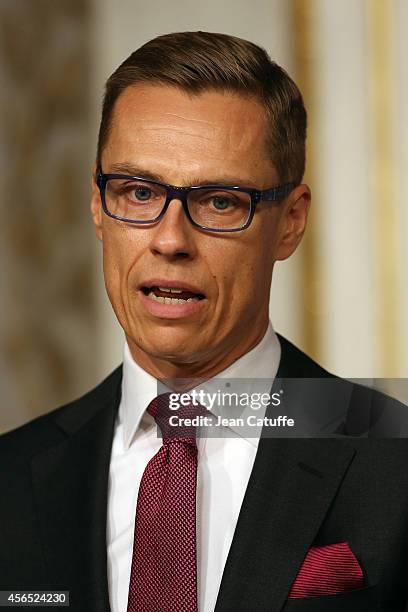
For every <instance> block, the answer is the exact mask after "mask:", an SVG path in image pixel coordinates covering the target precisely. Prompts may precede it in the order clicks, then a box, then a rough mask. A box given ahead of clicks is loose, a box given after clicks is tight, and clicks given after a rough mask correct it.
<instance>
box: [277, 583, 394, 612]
mask: <svg viewBox="0 0 408 612" xmlns="http://www.w3.org/2000/svg"><path fill="white" fill-rule="evenodd" d="M376 610H384V611H385V608H381V607H380V604H379V602H378V599H377V597H376V587H375V586H370V587H365V588H363V589H356V590H355V591H348V592H347V593H340V594H338V595H326V596H324V597H307V598H305V599H303V598H302V599H288V600H287V602H286V604H285V606H284V607H283V608H282V612H354V611H355V612H374V611H376Z"/></svg>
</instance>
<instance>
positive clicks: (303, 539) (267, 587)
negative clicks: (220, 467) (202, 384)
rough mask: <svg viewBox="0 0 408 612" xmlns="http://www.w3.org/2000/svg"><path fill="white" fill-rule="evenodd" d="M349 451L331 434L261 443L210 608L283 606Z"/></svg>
mask: <svg viewBox="0 0 408 612" xmlns="http://www.w3.org/2000/svg"><path fill="white" fill-rule="evenodd" d="M354 454H355V451H354V449H353V448H352V447H350V446H348V445H347V444H345V443H344V442H342V441H340V440H338V439H334V438H332V439H330V438H329V439H319V440H313V439H291V440H290V439H276V438H262V439H261V440H260V443H259V447H258V452H257V456H256V459H255V463H254V467H253V470H252V474H251V478H250V481H249V483H248V488H247V491H246V494H245V498H244V501H243V505H242V508H241V512H240V515H239V519H238V523H237V527H236V530H235V534H234V539H233V542H232V545H231V549H230V552H229V555H228V559H227V563H226V566H225V570H224V574H223V578H222V583H221V588H220V592H219V595H218V599H217V605H216V608H215V611H216V612H229V611H231V612H241V611H242V612H246V611H247V610H251V609H252V610H257V611H258V612H262V611H265V612H266V611H269V610H276V611H278V610H281V609H282V607H283V606H284V604H285V601H286V599H287V596H288V593H289V590H290V586H291V584H292V582H293V581H294V579H295V577H296V574H297V572H298V570H299V568H300V565H301V563H302V560H303V558H304V557H305V555H306V552H307V550H308V548H309V547H310V546H311V545H312V543H313V541H314V539H315V537H316V534H317V532H318V530H319V527H320V525H321V523H322V521H323V519H324V518H325V515H326V513H327V511H328V509H329V506H330V503H331V501H332V500H333V498H334V496H335V494H336V491H337V489H338V487H339V485H340V483H341V480H342V478H343V475H344V473H345V471H346V469H347V467H348V465H349V464H350V462H351V460H352V458H353V456H354Z"/></svg>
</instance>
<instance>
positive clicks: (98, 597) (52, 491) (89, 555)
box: [31, 368, 121, 612]
mask: <svg viewBox="0 0 408 612" xmlns="http://www.w3.org/2000/svg"><path fill="white" fill-rule="evenodd" d="M120 379H121V368H118V369H117V370H115V372H114V373H113V374H111V375H110V377H109V378H108V379H107V380H106V381H104V383H102V385H100V386H99V387H98V388H97V392H96V393H95V392H91V394H89V395H88V396H85V400H80V401H79V402H78V405H77V406H75V410H73V409H72V407H70V410H68V411H67V412H66V413H64V412H62V413H61V414H58V415H57V416H56V419H55V422H56V425H57V426H58V428H59V429H62V430H63V431H64V432H65V434H68V435H67V436H65V438H64V439H63V440H62V441H61V433H60V431H59V432H58V433H59V436H58V437H59V442H58V443H56V444H54V445H52V446H50V447H49V448H47V449H46V450H44V451H42V452H41V453H39V454H38V455H36V456H35V457H33V459H32V462H31V469H32V478H33V487H34V495H35V499H36V504H37V508H38V519H39V524H40V532H41V537H42V542H43V554H44V557H45V562H46V566H47V569H48V575H49V577H50V586H51V587H52V588H55V589H64V590H70V591H71V593H70V599H71V606H72V607H73V608H75V609H76V610H77V609H78V610H98V611H99V610H100V611H101V612H103V611H109V610H110V608H109V595H108V583H107V564H106V559H107V554H106V518H107V493H108V478H109V462H110V452H111V446H112V436H113V430H114V421H115V416H116V411H117V407H118V405H119V401H120V385H119V382H120Z"/></svg>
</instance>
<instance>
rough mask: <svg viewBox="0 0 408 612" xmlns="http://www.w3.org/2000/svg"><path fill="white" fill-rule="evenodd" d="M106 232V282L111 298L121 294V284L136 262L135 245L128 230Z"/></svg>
mask: <svg viewBox="0 0 408 612" xmlns="http://www.w3.org/2000/svg"><path fill="white" fill-rule="evenodd" d="M115 229H116V231H114V232H113V231H110V232H105V237H104V240H103V269H104V275H105V284H106V288H107V290H108V293H109V295H110V298H111V300H112V299H114V300H115V299H116V296H119V295H120V291H121V286H122V285H123V283H124V282H126V281H125V279H126V278H127V277H128V275H129V271H130V270H131V268H132V265H133V263H134V257H133V255H134V254H135V246H134V245H133V244H132V243H131V241H129V239H127V236H126V230H120V228H115Z"/></svg>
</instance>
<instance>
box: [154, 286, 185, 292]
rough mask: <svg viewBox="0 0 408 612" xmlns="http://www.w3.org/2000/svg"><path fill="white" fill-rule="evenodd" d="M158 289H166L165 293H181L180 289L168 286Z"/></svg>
mask: <svg viewBox="0 0 408 612" xmlns="http://www.w3.org/2000/svg"><path fill="white" fill-rule="evenodd" d="M159 289H160V291H166V292H167V293H182V292H183V290H182V289H173V288H171V289H170V288H169V287H159Z"/></svg>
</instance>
